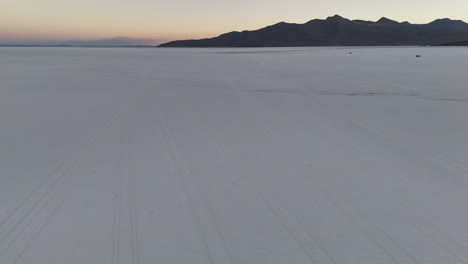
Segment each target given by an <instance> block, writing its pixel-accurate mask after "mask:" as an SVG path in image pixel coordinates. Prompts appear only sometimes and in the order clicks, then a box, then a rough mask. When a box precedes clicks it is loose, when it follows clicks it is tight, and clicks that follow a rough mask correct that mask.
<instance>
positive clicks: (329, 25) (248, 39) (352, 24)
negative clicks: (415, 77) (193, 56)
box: [159, 15, 468, 47]
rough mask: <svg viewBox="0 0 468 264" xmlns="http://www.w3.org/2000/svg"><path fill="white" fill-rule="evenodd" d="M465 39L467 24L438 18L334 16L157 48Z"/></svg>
mask: <svg viewBox="0 0 468 264" xmlns="http://www.w3.org/2000/svg"><path fill="white" fill-rule="evenodd" d="M467 39H468V24H467V23H465V22H463V21H460V20H450V19H447V18H446V19H438V20H435V21H433V22H431V23H429V24H410V23H408V22H401V23H400V22H397V21H393V20H391V19H388V18H385V17H383V18H381V19H379V20H378V21H376V22H373V21H364V20H349V19H346V18H343V17H341V16H338V15H335V16H333V17H328V18H327V19H325V20H321V19H314V20H311V21H309V22H307V23H305V24H292V23H285V22H280V23H278V24H275V25H271V26H268V27H265V28H262V29H259V30H254V31H242V32H230V33H226V34H223V35H220V36H218V37H215V38H209V39H200V40H179V41H173V42H169V43H165V44H162V45H160V46H159V47H293V46H396V45H440V44H443V43H452V42H457V41H465V40H467Z"/></svg>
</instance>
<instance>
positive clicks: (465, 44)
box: [440, 40, 468, 46]
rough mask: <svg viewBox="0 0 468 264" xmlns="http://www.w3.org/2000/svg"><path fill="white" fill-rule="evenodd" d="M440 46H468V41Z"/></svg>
mask: <svg viewBox="0 0 468 264" xmlns="http://www.w3.org/2000/svg"><path fill="white" fill-rule="evenodd" d="M440 46H468V40H467V41H457V42H451V43H444V44H442V45H440Z"/></svg>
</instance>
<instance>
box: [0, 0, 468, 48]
mask: <svg viewBox="0 0 468 264" xmlns="http://www.w3.org/2000/svg"><path fill="white" fill-rule="evenodd" d="M334 14H339V15H341V16H344V17H347V18H350V19H366V20H377V19H379V18H380V17H382V16H385V17H388V18H392V19H395V20H398V21H406V20H407V21H410V22H412V23H427V22H429V21H432V20H434V19H436V18H445V17H448V18H452V19H461V20H465V21H468V1H467V0H446V1H441V0H392V1H388V0H354V1H346V0H316V1H311V0H289V1H285V0H282V1H279V0H270V1H267V0H236V1H216V0H198V1H194V0H80V1H76V0H74V1H69V0H0V41H50V40H52V41H53V40H64V39H95V38H108V37H114V36H129V37H136V38H151V39H163V40H171V39H180V38H201V37H209V36H215V35H219V34H221V33H224V32H227V31H233V30H251V29H257V28H260V27H263V26H266V25H270V24H273V23H276V22H279V21H286V22H293V23H304V22H306V21H308V20H310V19H313V18H326V17H327V16H331V15H334Z"/></svg>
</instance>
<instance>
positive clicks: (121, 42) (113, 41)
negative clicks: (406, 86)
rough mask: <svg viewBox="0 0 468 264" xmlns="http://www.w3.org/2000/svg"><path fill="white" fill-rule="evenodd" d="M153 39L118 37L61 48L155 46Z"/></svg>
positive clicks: (65, 43) (65, 42)
mask: <svg viewBox="0 0 468 264" xmlns="http://www.w3.org/2000/svg"><path fill="white" fill-rule="evenodd" d="M155 43H156V41H155V40H152V39H136V38H129V37H116V38H110V39H98V40H71V41H64V42H62V43H60V45H61V46H71V47H132V46H154V45H155Z"/></svg>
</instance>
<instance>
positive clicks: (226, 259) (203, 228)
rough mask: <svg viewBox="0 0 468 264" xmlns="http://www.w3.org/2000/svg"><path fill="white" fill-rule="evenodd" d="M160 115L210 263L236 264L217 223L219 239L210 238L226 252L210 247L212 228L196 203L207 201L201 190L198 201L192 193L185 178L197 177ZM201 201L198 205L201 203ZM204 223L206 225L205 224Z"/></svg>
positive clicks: (162, 128)
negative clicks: (188, 165)
mask: <svg viewBox="0 0 468 264" xmlns="http://www.w3.org/2000/svg"><path fill="white" fill-rule="evenodd" d="M159 113H161V114H160V122H158V124H159V126H160V130H161V131H162V133H161V135H162V137H163V142H164V143H165V144H166V145H167V146H168V148H167V149H168V152H169V154H170V156H171V159H172V160H173V163H174V166H175V169H176V174H177V176H178V177H179V181H180V183H181V185H182V188H183V190H184V193H185V196H186V198H187V200H188V204H189V207H190V208H191V211H192V215H193V216H194V217H195V218H196V222H197V226H198V230H199V234H200V236H201V238H202V241H203V244H204V248H205V251H206V254H207V257H208V260H209V261H210V263H211V264H218V263H231V264H234V263H236V262H235V261H234V259H233V256H232V254H231V253H230V251H229V249H228V248H227V246H226V241H225V238H224V236H223V235H222V234H221V232H220V230H219V227H218V224H217V223H215V228H214V229H215V230H214V231H215V232H216V234H217V236H218V237H219V238H216V237H210V238H211V239H213V240H220V241H221V242H222V243H221V245H222V251H224V253H220V252H219V251H216V250H214V249H213V247H214V246H213V245H211V246H210V242H208V241H209V235H208V234H207V233H208V232H209V230H210V227H209V226H207V225H206V224H207V223H206V221H202V216H201V215H202V213H201V212H200V211H201V209H196V207H197V202H195V200H200V201H201V202H202V203H206V201H204V199H203V198H202V196H201V192H200V190H199V189H198V199H196V198H195V197H196V196H197V195H195V194H194V193H191V191H190V188H189V186H188V184H187V183H186V180H185V178H186V177H185V176H186V175H187V174H190V178H195V177H196V176H194V175H193V174H192V173H191V170H190V168H188V167H186V166H184V165H182V164H183V162H182V160H180V158H178V156H177V154H176V153H175V149H176V141H175V138H174V136H173V134H172V131H171V129H170V126H169V124H168V121H167V118H166V116H165V112H164V111H159ZM180 166H184V167H186V168H184V169H182V168H181V167H180ZM198 184H199V183H196V184H195V185H197V186H198ZM200 201H199V202H198V203H200ZM202 203H200V204H199V205H198V206H200V207H201V206H202ZM207 210H208V215H209V216H210V217H211V218H212V219H211V220H212V221H214V220H215V219H214V214H213V213H212V211H211V210H210V208H207ZM210 222H211V221H210ZM203 223H205V224H203Z"/></svg>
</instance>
